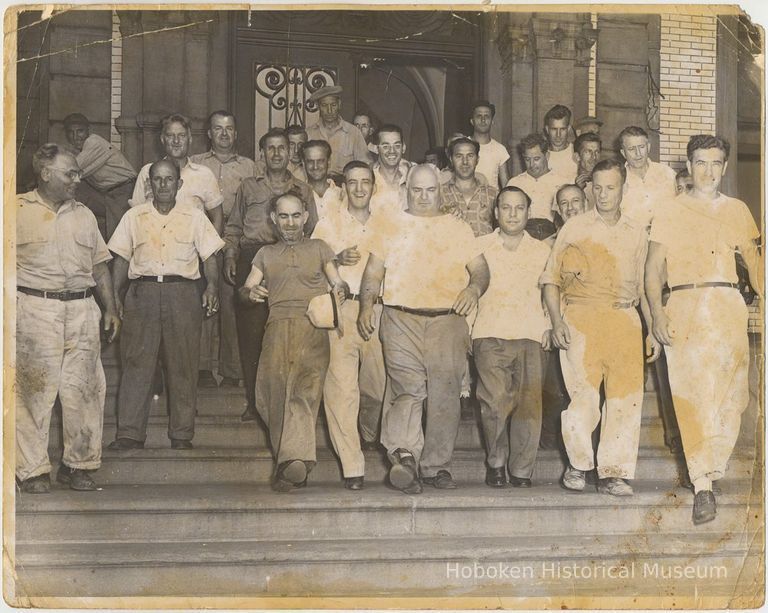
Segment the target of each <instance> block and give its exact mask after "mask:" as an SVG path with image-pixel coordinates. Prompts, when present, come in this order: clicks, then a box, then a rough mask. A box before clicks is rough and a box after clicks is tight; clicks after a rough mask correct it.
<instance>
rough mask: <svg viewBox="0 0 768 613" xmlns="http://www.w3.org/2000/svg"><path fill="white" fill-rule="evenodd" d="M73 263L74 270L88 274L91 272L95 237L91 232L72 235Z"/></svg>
mask: <svg viewBox="0 0 768 613" xmlns="http://www.w3.org/2000/svg"><path fill="white" fill-rule="evenodd" d="M73 238H74V241H73V242H72V247H73V261H74V265H75V268H76V269H77V270H78V271H79V272H81V273H86V274H90V273H91V272H92V271H93V254H94V251H95V249H96V237H95V236H94V235H93V234H92V233H91V232H84V231H80V232H76V233H75V235H74V237H73Z"/></svg>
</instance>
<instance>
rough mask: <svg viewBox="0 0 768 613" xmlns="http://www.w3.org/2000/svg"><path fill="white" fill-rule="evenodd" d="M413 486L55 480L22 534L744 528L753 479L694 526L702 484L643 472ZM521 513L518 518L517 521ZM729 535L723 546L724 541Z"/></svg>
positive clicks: (71, 537) (317, 535)
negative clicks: (82, 487) (88, 484)
mask: <svg viewBox="0 0 768 613" xmlns="http://www.w3.org/2000/svg"><path fill="white" fill-rule="evenodd" d="M459 485H460V487H459V489H456V490H436V489H434V488H432V487H425V491H424V493H423V494H422V495H419V496H408V495H404V494H402V493H400V492H398V491H396V490H393V489H390V488H388V487H386V486H384V485H382V484H380V483H379V484H373V483H369V484H368V485H367V487H366V488H365V490H364V491H362V492H351V491H349V490H346V489H344V488H343V487H342V486H341V484H333V485H329V484H317V483H310V484H309V485H308V487H306V488H302V489H300V490H295V491H293V492H291V493H290V494H278V493H274V492H272V491H271V489H270V488H269V487H268V486H265V485H255V484H253V483H238V484H229V485H222V484H215V485H213V484H197V485H194V486H189V485H163V486H158V485H140V486H109V487H105V488H104V489H102V490H101V491H98V492H92V493H91V492H89V493H82V492H73V491H71V490H68V489H66V490H62V489H59V488H57V491H55V492H54V495H52V496H33V495H21V496H20V497H19V498H18V502H17V507H16V511H17V514H16V542H17V543H19V544H21V543H31V542H37V543H40V542H43V543H45V542H47V543H56V542H59V543H61V542H84V541H89V542H91V541H92V542H98V541H110V542H121V543H123V542H152V541H173V542H176V541H185V540H194V541H200V540H205V541H211V542H215V541H228V540H242V539H265V540H282V539H342V538H344V539H351V538H378V537H386V538H392V537H403V536H414V537H423V536H433V537H441V536H443V537H447V538H458V537H469V536H474V537H494V536H497V537H505V536H526V535H530V534H535V535H538V536H540V537H542V539H545V540H546V537H548V536H560V535H565V536H567V535H573V534H597V533H601V534H606V535H608V534H658V533H662V532H672V533H673V532H683V531H685V530H688V529H690V530H691V531H692V533H695V534H696V535H700V534H706V533H711V532H718V533H726V534H733V535H734V538H738V537H739V536H743V532H744V526H745V525H747V524H748V523H749V516H751V515H753V514H755V513H759V511H760V510H761V508H762V507H761V506H760V503H759V502H758V504H757V505H756V506H751V505H749V504H748V503H749V502H750V489H751V488H750V485H751V482H750V481H743V480H742V481H734V480H728V481H726V482H724V483H723V484H722V488H723V492H722V494H720V495H719V496H718V516H717V519H716V521H713V522H710V523H708V524H704V525H702V526H698V527H695V530H694V526H693V525H692V524H691V505H692V503H693V495H692V493H691V492H690V491H689V490H687V489H683V488H679V487H674V486H672V485H670V484H669V483H668V482H659V481H636V482H635V484H634V486H635V495H634V496H631V497H624V498H617V497H612V496H608V495H601V494H597V493H596V491H595V489H594V488H593V487H592V488H589V489H588V490H587V491H584V492H582V493H573V492H569V491H567V490H564V489H562V488H561V487H560V486H559V485H556V484H550V485H541V486H537V487H534V488H531V489H528V490H521V489H515V488H504V489H498V490H497V489H491V488H488V487H486V486H485V485H483V484H478V483H460V484H459ZM513 518H514V521H510V520H511V519H513ZM724 544H725V543H724Z"/></svg>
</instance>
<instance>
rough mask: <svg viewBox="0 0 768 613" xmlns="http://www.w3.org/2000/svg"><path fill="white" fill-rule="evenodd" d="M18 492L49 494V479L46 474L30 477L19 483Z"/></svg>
mask: <svg viewBox="0 0 768 613" xmlns="http://www.w3.org/2000/svg"><path fill="white" fill-rule="evenodd" d="M19 491H20V492H24V493H25V494H49V493H50V491H51V477H50V475H49V474H48V473H45V474H44V475H37V477H30V478H29V479H24V481H21V482H19Z"/></svg>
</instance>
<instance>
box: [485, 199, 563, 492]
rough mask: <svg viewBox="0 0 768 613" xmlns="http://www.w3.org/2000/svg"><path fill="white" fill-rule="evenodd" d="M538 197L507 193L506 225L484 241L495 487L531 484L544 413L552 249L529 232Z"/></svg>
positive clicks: (499, 216)
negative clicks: (547, 271)
mask: <svg viewBox="0 0 768 613" xmlns="http://www.w3.org/2000/svg"><path fill="white" fill-rule="evenodd" d="M530 205H531V199H530V198H529V197H528V194H526V193H525V192H524V191H522V190H521V189H519V188H517V187H505V188H504V189H502V190H501V192H499V195H498V196H497V198H496V202H495V206H494V214H495V215H496V220H497V221H498V224H499V227H498V229H496V230H495V231H494V232H493V233H492V234H488V235H486V236H482V237H480V238H479V239H478V244H479V245H480V248H481V250H482V252H483V255H484V256H485V259H486V261H487V262H488V268H489V269H490V272H491V282H490V285H489V286H488V291H487V292H485V294H484V295H483V297H482V298H480V303H479V305H478V311H477V319H476V320H475V324H474V326H473V327H472V349H473V355H474V358H475V365H476V366H477V399H478V400H479V401H480V416H481V420H482V425H483V434H484V436H483V439H484V440H485V448H486V454H487V456H486V462H487V465H488V468H487V471H486V476H485V483H486V485H489V486H490V487H504V485H506V483H507V469H508V470H509V483H510V484H511V485H512V486H513V487H531V474H532V473H533V464H534V462H535V460H536V450H537V449H538V446H539V436H540V433H541V418H542V393H541V391H542V378H543V373H544V360H545V354H544V352H543V350H542V343H544V342H546V343H547V345H548V344H549V320H548V319H547V316H546V314H545V313H544V308H543V306H542V302H541V290H540V289H539V277H540V276H541V273H542V272H544V267H545V266H546V264H547V259H548V258H549V253H550V247H549V245H547V244H546V243H545V242H543V241H538V240H536V239H534V238H532V237H531V236H530V235H529V234H528V233H527V232H525V225H526V223H527V222H528V208H529V207H530Z"/></svg>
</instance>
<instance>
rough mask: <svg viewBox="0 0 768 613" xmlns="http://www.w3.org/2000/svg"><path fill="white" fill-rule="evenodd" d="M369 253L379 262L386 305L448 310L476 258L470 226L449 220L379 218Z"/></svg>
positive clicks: (405, 216) (405, 215) (404, 214)
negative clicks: (383, 271) (468, 268)
mask: <svg viewBox="0 0 768 613" xmlns="http://www.w3.org/2000/svg"><path fill="white" fill-rule="evenodd" d="M372 230H373V231H374V233H375V234H376V240H375V242H374V244H373V245H372V246H371V252H372V253H373V254H375V255H376V257H378V258H379V259H381V260H382V261H383V262H384V267H385V269H386V273H385V276H384V292H383V299H384V304H385V305H398V306H405V307H409V308H413V309H450V308H451V307H452V306H453V303H454V302H455V301H456V297H457V296H458V295H459V293H460V292H461V291H462V290H463V289H464V288H466V286H467V284H468V283H469V272H468V271H467V264H469V263H470V262H471V261H472V260H473V259H475V258H476V257H477V256H478V255H480V250H479V248H478V246H477V243H476V241H475V235H474V233H473V232H472V228H470V227H469V224H467V223H466V222H464V221H462V220H461V219H458V218H457V217H455V216H453V215H448V214H445V215H439V216H437V217H419V216H416V215H411V214H410V213H407V212H402V213H400V214H397V215H391V216H384V217H380V218H379V219H378V220H377V222H376V225H375V226H374V227H373V228H372Z"/></svg>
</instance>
